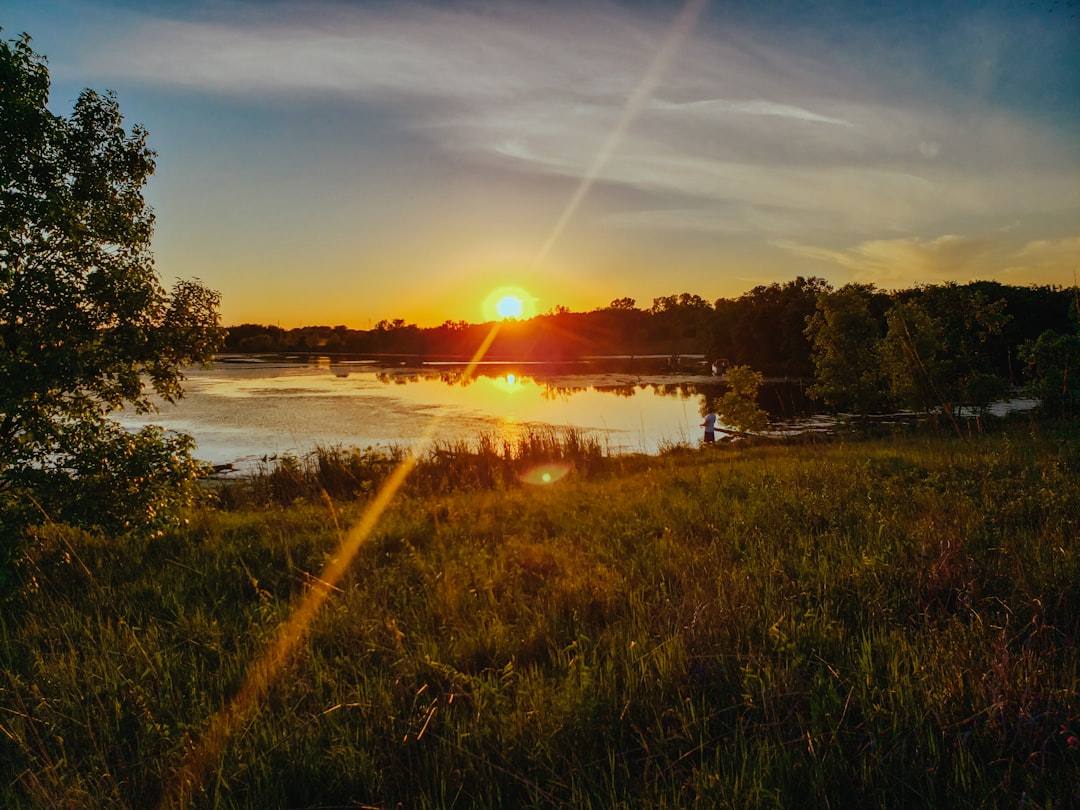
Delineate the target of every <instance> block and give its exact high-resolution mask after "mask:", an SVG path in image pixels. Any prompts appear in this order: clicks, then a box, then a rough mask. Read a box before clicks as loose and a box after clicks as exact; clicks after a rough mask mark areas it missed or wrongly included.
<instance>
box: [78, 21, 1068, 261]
mask: <svg viewBox="0 0 1080 810" xmlns="http://www.w3.org/2000/svg"><path fill="white" fill-rule="evenodd" d="M226 8H228V9H231V11H230V12H229V14H231V15H232V16H230V17H229V18H227V19H208V18H207V19H195V20H193V21H179V20H168V19H153V18H149V19H145V20H144V21H143V22H142V23H141V24H140V25H139V26H138V27H136V28H134V29H133V30H132V31H131V32H130V35H128V36H127V37H125V38H123V39H122V40H121V41H118V42H115V43H112V44H111V45H110V46H109V47H106V48H98V49H96V51H95V53H94V55H93V56H91V57H90V59H91V66H92V68H93V69H94V70H96V71H97V72H99V73H100V74H103V75H106V76H109V77H115V76H125V77H127V78H128V79H130V80H131V81H139V82H147V83H151V84H154V85H157V86H171V87H176V88H182V89H185V90H187V91H190V92H197V93H212V94H221V95H227V96H230V97H233V98H235V99H237V103H241V104H252V103H274V102H276V101H279V100H281V99H288V98H303V99H305V100H311V99H325V103H327V104H328V105H331V106H339V107H342V106H349V105H354V106H357V107H360V108H363V107H364V106H365V105H367V106H370V107H371V108H372V109H373V110H376V109H377V111H378V115H379V116H380V121H382V122H383V123H384V125H386V126H391V127H399V128H400V129H401V130H402V131H408V132H409V133H410V134H413V135H419V136H420V137H422V138H423V139H425V140H426V142H427V143H428V144H429V145H430V147H431V148H433V149H434V150H435V151H436V152H437V153H439V154H442V155H447V156H449V157H450V158H452V159H454V160H457V161H462V162H465V163H469V162H472V163H475V164H478V165H484V166H485V167H489V168H494V169H496V170H502V171H507V172H512V173H516V174H521V175H526V176H528V175H554V176H565V177H571V178H574V179H579V178H581V177H582V176H584V175H585V174H586V173H587V172H588V171H589V167H590V166H591V165H592V163H593V161H594V159H595V156H596V155H597V152H598V150H599V149H600V148H601V147H602V145H603V144H604V143H605V142H606V141H607V139H608V137H609V135H610V133H611V131H612V128H613V127H614V126H615V124H616V123H617V121H618V120H619V117H620V113H621V112H622V109H623V107H624V105H625V104H626V102H627V99H628V98H630V97H631V96H632V95H633V92H634V89H635V87H636V86H637V85H638V82H640V81H641V79H642V76H643V73H644V71H645V70H646V68H647V66H648V64H649V62H650V60H651V58H652V57H653V55H654V54H655V52H656V50H657V48H659V47H660V43H661V42H662V41H663V40H664V37H665V35H666V33H667V30H668V28H669V27H670V25H671V22H672V18H673V17H674V11H675V7H668V11H669V12H670V13H669V15H668V16H664V15H662V14H660V13H658V12H657V11H656V10H655V9H653V10H652V11H648V12H643V11H640V10H639V11H637V12H632V11H629V10H627V9H626V8H621V7H619V6H618V5H616V4H613V3H597V4H593V3H589V4H569V3H568V4H556V5H550V4H543V5H541V4H524V3H521V4H495V3H474V4H464V5H449V6H446V5H425V4H420V3H390V4H381V3H377V4H366V3H364V4H348V5H346V4H337V3H325V4H321V5H320V4H295V5H294V4H291V3H282V4H274V5H270V6H265V5H263V4H255V3H251V4H247V5H245V4H243V3H240V4H237V5H234V6H228V7H226ZM874 58H875V57H874V56H873V55H872V54H862V53H854V54H850V53H844V54H837V53H831V54H830V53H828V52H827V51H823V50H821V49H819V50H813V49H812V48H811V47H810V46H808V45H805V44H804V43H802V42H800V41H799V40H795V39H791V40H789V39H785V36H784V34H783V33H782V32H780V33H775V34H768V35H767V34H765V33H763V31H762V29H760V28H756V29H750V28H743V27H739V26H738V25H736V24H732V23H726V24H724V25H723V26H720V25H718V24H716V23H715V21H714V22H711V23H710V22H701V23H700V24H699V25H698V27H697V28H696V29H695V30H694V32H693V33H692V36H691V38H690V40H689V41H688V42H687V43H686V44H685V46H684V47H683V48H682V49H681V50H680V51H679V52H678V53H677V54H676V55H675V58H674V59H673V61H672V63H671V64H670V65H669V66H668V67H667V69H666V70H665V72H664V74H663V76H662V77H661V79H660V81H659V83H658V85H657V87H656V90H655V92H654V93H653V96H652V98H651V99H650V101H649V103H647V104H646V105H645V107H644V108H643V109H642V111H641V113H640V115H638V116H637V117H636V118H635V120H634V121H633V123H632V126H631V127H630V129H629V131H628V132H627V133H626V134H625V136H624V137H623V138H622V140H621V142H620V143H619V148H618V150H617V151H616V152H615V154H613V155H612V157H611V159H610V160H609V161H607V162H606V164H605V165H604V167H603V171H602V173H601V174H600V176H599V177H598V178H597V180H598V182H599V183H601V184H606V185H607V186H609V187H614V188H623V189H632V190H633V191H634V192H636V193H638V195H639V199H640V200H641V203H642V204H641V206H640V210H639V211H638V212H637V213H636V214H635V213H629V214H625V215H622V216H619V215H613V216H611V217H609V218H608V219H607V220H606V222H607V223H608V224H609V225H625V224H627V223H630V222H635V223H636V224H637V225H638V226H641V225H645V226H648V227H655V228H658V229H661V230H670V229H673V228H676V229H687V228H696V229H700V230H703V231H710V232H715V231H716V230H717V225H716V224H715V223H716V222H717V221H718V220H719V218H720V217H721V216H725V217H727V219H726V220H725V221H724V225H723V226H721V227H720V230H723V229H728V228H730V229H737V228H742V229H744V230H745V231H746V232H752V233H757V234H760V235H762V236H764V237H765V238H768V239H773V240H776V239H780V240H783V239H786V240H788V241H791V242H793V243H811V242H812V243H820V241H821V239H820V238H821V236H823V235H841V234H842V235H846V237H847V238H848V240H849V241H850V240H862V242H861V244H862V245H866V246H871V245H879V246H881V249H882V250H884V251H885V253H888V254H890V255H893V254H896V253H897V252H898V251H901V250H902V246H903V245H905V244H906V245H908V250H909V251H910V255H908V256H907V257H906V258H908V259H911V260H916V259H918V260H920V261H922V262H924V264H925V265H926V267H927V268H928V269H930V268H931V267H932V266H933V257H935V256H945V255H949V250H950V249H951V250H953V251H954V252H955V251H956V250H957V248H949V247H948V244H947V242H941V243H938V242H936V241H932V242H925V243H922V242H919V241H917V240H914V241H913V240H911V239H907V240H906V241H905V240H904V239H900V240H889V239H886V240H883V241H882V240H880V239H879V240H878V241H874V240H873V239H872V237H880V235H882V234H886V235H904V236H909V235H910V234H913V233H924V232H926V231H927V230H928V229H936V230H937V231H938V232H940V231H941V230H942V229H952V228H953V227H954V224H953V223H954V222H956V221H957V220H960V219H965V218H966V219H970V218H973V217H974V218H983V219H986V220H987V221H988V222H992V221H994V220H996V219H999V218H1001V217H1004V216H1008V217H1009V218H1010V219H1015V218H1016V217H1018V216H1019V217H1032V216H1036V215H1041V214H1043V213H1045V212H1060V211H1062V210H1074V211H1075V210H1076V208H1077V207H1078V206H1080V191H1077V189H1080V169H1078V166H1077V159H1076V157H1077V156H1076V154H1075V147H1074V146H1072V145H1071V143H1070V142H1069V140H1068V139H1067V138H1064V137H1059V136H1057V135H1056V134H1055V133H1053V132H1047V131H1044V130H1042V129H1040V128H1039V127H1038V126H1037V125H1036V124H1035V123H1033V122H1031V121H1028V120H1025V119H1023V118H1020V117H1018V116H1015V115H1011V114H1006V113H1003V112H1002V111H1000V110H996V109H993V108H990V107H987V106H986V105H985V104H984V103H983V102H982V101H981V100H979V99H973V100H968V99H964V98H961V97H957V96H952V95H950V94H949V91H948V90H947V88H944V87H943V86H934V87H931V88H928V89H927V90H926V93H927V95H925V96H916V95H913V94H912V93H910V92H902V91H900V90H897V89H896V86H897V82H896V80H895V78H894V74H892V73H890V72H889V71H890V70H894V68H893V66H888V65H882V64H879V63H876V62H875V61H874ZM672 211H679V212H684V213H685V216H679V215H676V214H672V213H671V212H672ZM665 212H667V213H665ZM942 239H946V238H945V237H942ZM868 251H869V252H868ZM852 256H856V257H861V258H860V261H863V262H871V261H877V262H879V263H882V264H888V260H887V256H886V255H885V254H882V255H880V256H875V255H874V254H873V249H872V248H864V249H863V250H862V251H861V252H860V251H859V250H856V251H855V252H854V253H853V254H852ZM920 257H921V258H920Z"/></svg>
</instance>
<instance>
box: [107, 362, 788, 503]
mask: <svg viewBox="0 0 1080 810" xmlns="http://www.w3.org/2000/svg"><path fill="white" fill-rule="evenodd" d="M628 365H629V364H628V362H627V361H626V360H624V359H621V360H620V361H619V362H618V363H615V364H612V365H611V366H609V367H605V366H603V365H602V364H599V363H596V362H591V363H572V364H571V363H564V364H556V365H544V364H523V363H517V364H515V363H502V362H499V363H483V364H481V365H480V366H479V367H478V369H477V371H476V374H475V375H474V376H471V377H466V376H465V374H464V367H463V366H462V365H455V364H450V363H434V364H427V365H417V364H413V365H401V364H395V365H381V364H378V363H375V362H371V361H360V360H354V361H342V360H335V361H333V362H331V360H330V359H329V358H311V359H309V360H306V361H295V360H293V361H282V360H280V359H278V360H273V361H261V362H253V361H251V360H250V359H246V358H245V359H241V358H223V359H222V360H220V361H219V362H217V363H215V365H214V366H213V367H212V368H210V369H201V368H195V369H190V370H189V371H188V382H187V384H186V395H185V398H184V399H183V400H181V401H180V402H179V403H176V404H175V405H170V404H166V403H162V404H160V408H161V410H160V413H158V414H152V415H148V416H139V415H136V414H133V413H128V412H124V413H123V414H122V417H121V421H122V422H123V423H124V424H127V425H129V426H132V427H137V426H139V425H142V424H147V423H154V424H159V425H162V426H163V427H165V428H170V429H174V430H178V431H182V432H185V433H189V434H190V435H192V436H194V437H195V439H196V441H197V442H198V448H199V449H198V455H199V456H200V457H201V458H203V459H205V460H207V461H210V462H212V463H216V464H218V463H220V464H223V463H233V464H238V465H241V466H242V465H243V464H245V463H251V462H257V461H259V460H261V459H262V458H263V457H264V456H268V455H272V454H275V453H276V454H279V455H280V454H283V453H293V454H304V453H307V452H309V451H311V450H313V449H314V448H315V447H317V446H320V445H322V446H358V447H367V446H379V445H384V446H385V445H398V446H402V445H405V446H408V445H410V444H411V443H412V442H415V441H416V440H417V439H418V437H419V436H421V435H422V434H423V432H424V427H425V425H426V424H427V423H428V422H429V420H430V419H432V418H435V417H438V418H439V419H440V423H441V424H440V426H439V432H438V434H437V435H436V437H435V442H436V444H438V443H440V442H443V443H454V442H461V441H465V442H469V441H472V440H475V439H476V438H477V437H478V436H489V437H496V438H497V439H498V440H500V441H503V440H505V441H513V440H515V439H516V438H517V437H520V436H521V435H523V434H524V433H525V432H526V431H528V430H531V429H537V428H574V429H576V430H579V431H582V432H585V433H588V434H590V435H592V436H595V437H597V438H598V439H599V440H600V441H601V442H602V443H603V444H604V445H605V446H606V447H607V448H608V449H609V451H610V452H613V453H620V452H643V453H656V452H659V451H660V450H661V449H663V448H664V447H668V446H673V445H680V444H681V445H690V446H696V445H697V443H698V441H699V439H700V430H699V427H698V426H699V425H700V422H701V418H702V416H703V415H704V414H705V413H707V412H708V411H709V410H710V409H711V408H713V407H714V402H715V400H716V399H718V398H719V397H720V396H721V395H722V394H723V392H724V390H725V389H724V386H723V383H722V382H721V381H718V380H717V379H716V378H714V377H712V376H710V375H708V374H704V373H693V372H681V373H670V372H667V373H665V372H664V371H663V370H662V369H660V368H656V369H650V368H649V367H647V366H646V365H645V364H643V363H642V362H640V359H638V361H637V362H636V363H635V364H634V366H635V367H636V370H635V371H632V372H631V371H628V370H627V368H628ZM782 388H783V390H780V389H781V387H778V386H774V385H766V386H765V387H764V388H763V391H762V406H763V407H765V408H767V409H768V410H769V411H770V413H771V414H772V416H773V418H784V419H787V418H791V417H793V416H797V415H798V414H799V413H803V412H805V410H800V408H801V407H802V403H803V402H805V394H804V393H802V392H801V391H800V390H799V388H798V386H790V385H789V386H786V387H782ZM544 473H547V474H548V475H552V474H553V472H552V471H550V470H547V471H541V472H540V473H539V475H540V476H541V478H542V476H543V474H544ZM538 483H542V480H541V481H538Z"/></svg>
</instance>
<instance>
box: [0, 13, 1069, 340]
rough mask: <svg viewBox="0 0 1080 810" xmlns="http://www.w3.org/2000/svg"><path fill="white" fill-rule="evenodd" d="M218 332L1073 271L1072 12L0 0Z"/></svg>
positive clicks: (1042, 277) (426, 321) (1043, 279)
mask: <svg viewBox="0 0 1080 810" xmlns="http://www.w3.org/2000/svg"><path fill="white" fill-rule="evenodd" d="M0 26H2V27H3V29H4V32H3V35H4V36H5V37H7V38H11V37H14V36H15V35H17V34H18V33H21V32H23V31H25V32H27V33H29V34H30V36H31V37H32V41H33V45H34V47H35V49H36V50H37V51H38V52H39V53H43V54H45V55H46V56H47V57H48V61H49V66H50V70H51V73H52V78H53V92H52V99H51V106H52V108H53V109H54V110H55V111H56V112H58V113H63V112H66V111H70V109H71V104H72V101H73V100H74V98H75V96H76V95H77V93H78V92H79V90H80V89H81V88H83V87H92V88H94V89H97V90H106V89H111V90H114V91H115V92H116V94H117V96H118V99H119V102H120V106H121V110H122V111H123V112H124V114H125V117H126V121H127V122H129V123H140V124H142V125H144V126H145V127H146V128H147V129H148V130H149V132H150V142H151V146H152V147H153V148H155V149H156V150H157V152H158V170H157V172H156V174H155V176H154V178H152V180H151V182H150V185H149V187H148V190H147V196H148V199H149V201H150V203H151V204H152V205H153V207H154V210H155V212H156V214H157V228H156V233H155V240H154V250H155V255H156V258H157V264H158V270H159V272H160V274H161V276H162V278H163V280H165V281H166V283H169V282H170V280H171V279H173V278H176V277H184V278H189V277H198V278H201V279H202V280H203V281H204V282H206V283H207V284H208V285H210V286H212V287H214V288H215V289H218V290H220V291H221V293H222V296H223V304H222V313H223V317H224V320H225V322H226V323H240V322H244V321H256V322H263V323H279V324H281V325H282V326H298V325H301V324H316V323H319V324H330V325H336V324H346V325H349V326H354V327H360V328H367V327H368V326H370V325H371V324H372V323H374V322H377V321H379V320H381V319H383V318H390V319H392V318H398V317H400V318H404V319H406V320H407V321H409V322H416V323H419V324H420V325H423V326H428V325H436V324H438V323H441V322H442V321H443V320H447V319H450V320H467V321H480V320H483V319H485V315H486V313H485V312H484V311H483V309H482V302H483V301H484V299H485V298H486V297H487V296H488V294H489V293H490V291H491V290H493V289H495V288H499V287H504V286H513V287H517V288H520V289H522V290H524V291H527V293H528V295H529V297H530V298H531V304H532V307H533V309H534V311H538V312H543V311H547V310H548V309H550V308H552V307H554V306H556V305H562V306H568V307H570V308H571V309H574V310H590V309H593V308H596V307H600V306H604V305H606V304H607V303H608V302H609V301H611V300H612V299H615V298H621V297H624V296H629V297H632V298H635V299H636V300H637V302H638V305H639V306H645V307H647V306H649V305H650V304H651V303H652V299H653V298H654V297H658V296H662V295H670V294H675V293H680V292H691V293H695V294H698V295H701V296H703V297H705V298H707V299H709V300H712V299H715V298H718V297H735V296H738V295H740V294H742V293H743V292H745V291H747V290H749V289H751V288H752V287H754V286H756V285H759V284H768V283H772V282H783V281H786V280H789V279H791V278H793V277H795V276H797V275H804V276H808V275H816V276H820V277H823V278H825V279H827V280H828V281H830V282H831V283H833V284H834V285H836V286H839V285H842V284H845V283H847V282H850V281H861V282H873V283H875V284H877V285H878V286H879V287H882V288H884V289H895V288H901V287H909V286H913V285H915V284H927V283H938V282H942V281H957V282H961V283H963V282H966V281H970V280H974V279H983V278H991V279H997V280H999V281H1002V282H1004V283H1010V284H1030V283H1035V284H1059V285H1071V284H1073V283H1074V280H1075V278H1076V274H1077V273H1080V3H1078V2H1076V0H1073V2H1031V3H1028V2H935V3H920V2H916V3H889V4H884V5H881V4H874V3H865V2H846V1H845V2H840V1H839V0H826V2H818V3H811V4H803V3H795V2H768V0H762V1H761V2H717V1H716V0H714V1H713V2H705V0H689V2H687V3H668V2H623V3H617V2H577V3H571V2H558V1H556V2H528V3H526V2H511V1H509V0H501V1H496V0H491V1H490V2H442V3H428V2H408V3H403V2H377V1H376V2H346V1H345V0H337V1H336V2H335V1H333V0H325V1H322V2H320V1H314V2H294V0H277V1H276V2H250V1H248V0H232V2H209V1H204V2H199V0H195V1H194V2H183V3H180V2H134V0H132V1H131V2H116V1H114V2H106V1H105V0H66V1H65V0H6V1H5V4H4V6H3V10H2V11H0Z"/></svg>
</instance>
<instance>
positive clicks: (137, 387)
mask: <svg viewBox="0 0 1080 810" xmlns="http://www.w3.org/2000/svg"><path fill="white" fill-rule="evenodd" d="M48 96H49V73H48V69H47V67H46V63H45V59H44V58H43V57H41V56H39V55H38V54H36V53H34V51H33V50H32V49H31V47H30V38H29V37H28V36H26V35H25V34H24V35H23V36H22V37H20V38H18V39H15V40H11V41H0V121H3V125H2V127H0V379H2V380H3V385H2V386H0V509H3V510H4V511H5V513H6V515H7V518H6V519H5V518H4V517H3V515H0V522H2V523H4V525H5V528H6V530H8V532H9V535H10V533H11V531H12V526H13V525H16V524H17V523H19V522H21V521H13V520H11V519H10V518H11V517H12V516H13V515H15V516H20V515H21V516H24V517H25V516H28V515H30V514H31V513H37V514H38V519H40V518H41V517H42V515H41V513H42V512H43V513H44V516H45V517H47V518H51V519H64V520H68V521H70V522H74V523H82V524H84V525H102V524H107V525H124V524H127V525H131V526H134V525H138V524H152V523H155V522H160V521H162V520H163V519H166V518H167V517H169V516H170V514H171V509H172V507H174V506H175V505H176V504H177V503H178V502H182V501H184V500H185V499H186V497H187V495H189V494H190V492H189V491H188V490H185V488H184V486H183V485H184V484H185V483H190V482H191V481H192V479H193V476H194V475H195V474H196V473H197V471H198V467H197V465H195V464H194V463H193V462H192V461H191V458H190V449H191V443H190V441H189V440H183V439H179V440H177V439H170V438H168V437H166V436H164V434H162V433H161V431H159V430H156V429H147V430H145V431H143V432H142V433H140V434H137V435H136V436H131V435H129V434H126V432H124V431H122V430H121V429H120V428H119V427H118V426H117V425H116V423H115V422H114V421H113V420H111V419H110V418H109V415H110V413H112V412H114V411H115V410H116V409H118V408H120V407H122V406H124V405H128V406H131V407H133V408H134V409H136V410H137V411H140V412H147V411H150V410H152V409H153V407H154V395H157V396H158V397H160V398H161V399H163V400H166V401H173V400H175V399H177V398H178V397H180V396H181V395H182V393H183V391H182V382H183V379H184V377H183V374H182V371H181V369H182V368H183V366H185V365H187V364H190V363H193V362H205V361H208V360H209V359H210V358H211V356H212V353H213V352H214V350H215V349H216V348H217V347H218V346H219V345H220V342H221V338H222V335H223V333H222V330H221V329H220V327H219V323H218V314H217V308H218V305H219V303H220V298H219V296H218V294H217V293H216V292H213V291H211V290H209V289H207V288H206V287H204V286H202V285H201V284H200V283H199V282H198V281H178V282H177V283H176V285H175V286H174V287H173V288H172V291H171V293H166V291H165V290H164V289H163V288H162V286H161V283H160V282H159V280H158V278H157V275H156V274H155V271H154V263H153V257H152V255H151V251H150V237H151V233H152V229H153V222H154V218H153V213H152V211H151V210H150V208H149V207H148V206H147V205H146V203H145V201H144V199H143V195H142V189H143V186H144V185H145V183H146V181H147V179H148V178H149V176H150V175H151V174H152V173H153V171H154V153H153V151H152V150H150V149H149V148H148V147H147V145H146V137H147V133H146V131H145V130H144V129H142V128H141V127H138V126H136V127H133V128H132V129H131V131H130V132H125V131H124V129H123V127H122V116H121V115H120V110H119V107H118V105H117V102H116V99H115V98H114V97H113V96H112V95H111V94H105V95H101V94H98V93H96V92H94V91H92V90H85V91H83V92H82V94H80V95H79V97H78V100H77V101H76V102H75V106H74V110H73V112H72V114H71V115H70V116H69V117H61V116H57V115H54V114H53V113H51V112H50V111H49V110H48V109H47V108H46V104H47V101H48ZM89 493H97V494H96V495H95V497H93V498H89V497H88V494H89ZM102 498H104V499H105V501H107V503H105V502H103V501H102ZM28 504H29V505H32V506H31V507H29V508H28ZM125 510H126V511H127V514H126V515H123V517H121V514H122V513H123V512H125ZM9 539H10V538H9ZM2 547H3V546H0V548H2Z"/></svg>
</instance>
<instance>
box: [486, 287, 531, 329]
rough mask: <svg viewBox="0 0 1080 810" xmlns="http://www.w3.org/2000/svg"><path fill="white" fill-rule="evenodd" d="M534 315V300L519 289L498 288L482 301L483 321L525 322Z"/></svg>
mask: <svg viewBox="0 0 1080 810" xmlns="http://www.w3.org/2000/svg"><path fill="white" fill-rule="evenodd" d="M535 314H536V299H535V298H533V297H532V296H531V295H530V294H529V292H528V291H527V290H524V289H522V288H521V287H500V288H499V289H497V290H492V291H491V293H490V294H489V295H488V297H487V298H486V299H484V319H485V320H488V321H505V320H508V319H510V318H515V319H517V320H527V319H529V318H531V317H532V316H534V315H535Z"/></svg>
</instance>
